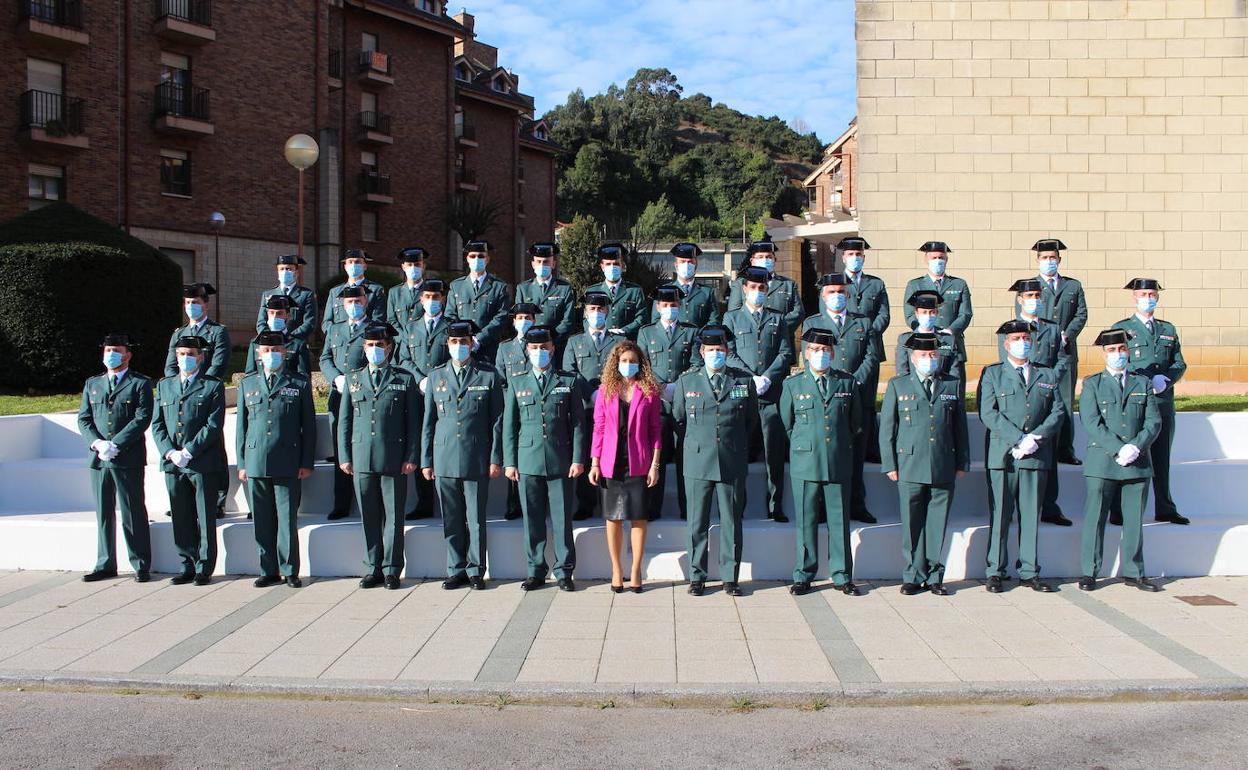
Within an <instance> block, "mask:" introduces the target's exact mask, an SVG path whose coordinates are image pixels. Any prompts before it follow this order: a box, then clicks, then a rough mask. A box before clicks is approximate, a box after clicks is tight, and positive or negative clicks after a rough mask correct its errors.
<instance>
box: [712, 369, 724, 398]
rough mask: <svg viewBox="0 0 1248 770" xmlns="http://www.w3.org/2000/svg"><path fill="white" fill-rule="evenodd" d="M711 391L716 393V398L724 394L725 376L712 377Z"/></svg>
mask: <svg viewBox="0 0 1248 770" xmlns="http://www.w3.org/2000/svg"><path fill="white" fill-rule="evenodd" d="M711 390H713V391H715V396H716V398H718V397H719V394H720V393H723V392H724V375H722V374H717V375H715V376H714V377H711Z"/></svg>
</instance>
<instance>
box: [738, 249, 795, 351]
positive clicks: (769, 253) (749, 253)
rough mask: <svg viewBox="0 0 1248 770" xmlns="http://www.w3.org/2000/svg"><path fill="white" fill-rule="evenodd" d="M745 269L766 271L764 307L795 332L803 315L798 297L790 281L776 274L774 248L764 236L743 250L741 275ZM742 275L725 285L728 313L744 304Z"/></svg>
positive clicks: (739, 273) (793, 284)
mask: <svg viewBox="0 0 1248 770" xmlns="http://www.w3.org/2000/svg"><path fill="white" fill-rule="evenodd" d="M747 267H760V268H762V269H763V270H766V271H767V276H768V281H767V301H766V302H765V303H764V304H766V305H767V307H769V308H771V309H772V310H778V311H780V315H781V317H783V318H784V323H785V324H786V325H787V326H788V328H789V329H796V328H797V326H798V324H800V323H801V321H802V316H803V315H805V313H804V312H803V309H802V295H801V292H800V291H798V288H797V283H796V282H795V281H794V280H793V279H792V278H788V277H785V276H783V275H778V274H777V273H776V244H775V243H773V242H772V240H771V237H770V236H767V237H765V238H764V239H763V240H761V241H754V242H753V243H751V244H750V245H749V246H746V247H745V262H744V263H742V265H741V271H744V270H745V268H747ZM741 275H742V272H738V273H737V278H736V279H734V280H733V282H732V283H730V284H728V312H729V313H731V312H732V311H734V310H736V309H737V308H739V307H741V305H743V304H744V303H745V296H744V289H743V286H742V280H741Z"/></svg>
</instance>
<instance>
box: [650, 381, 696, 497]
mask: <svg viewBox="0 0 1248 770" xmlns="http://www.w3.org/2000/svg"><path fill="white" fill-rule="evenodd" d="M662 406H663V426H662V430H663V452H662V454H660V455H659V483H658V484H655V485H654V486H653V487H648V488H647V489H646V507H647V508H649V509H650V510H651V511H654V512H655V513H656V514H662V512H663V500H664V497H665V492H666V490H667V464H668V463H675V464H676V504H677V505H678V506H679V507H680V518H682V519H683V518H685V517H686V516H688V506H687V504H686V502H685V452H684V447H683V445H682V441H681V438H680V433H679V431H678V430H677V426H676V421H675V420H673V419H672V407H671V405H670V404H668V403H667V402H666V401H664V402H662Z"/></svg>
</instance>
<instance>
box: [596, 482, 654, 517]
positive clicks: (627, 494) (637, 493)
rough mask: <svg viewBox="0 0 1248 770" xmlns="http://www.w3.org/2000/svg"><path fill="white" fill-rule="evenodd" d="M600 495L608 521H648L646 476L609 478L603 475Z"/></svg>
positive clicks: (603, 515) (603, 513)
mask: <svg viewBox="0 0 1248 770" xmlns="http://www.w3.org/2000/svg"><path fill="white" fill-rule="evenodd" d="M598 483H599V484H600V485H601V486H600V487H599V491H598V497H599V500H600V501H601V503H602V518H603V519H605V520H607V521H646V520H648V519H649V518H650V516H649V511H647V510H646V477H645V476H626V477H624V478H619V479H609V478H607V477H606V476H603V477H602V478H601V479H600V480H599V482H598Z"/></svg>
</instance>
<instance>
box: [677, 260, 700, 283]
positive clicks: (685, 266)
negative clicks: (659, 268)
mask: <svg viewBox="0 0 1248 770" xmlns="http://www.w3.org/2000/svg"><path fill="white" fill-rule="evenodd" d="M697 272H698V266H697V265H695V264H693V263H692V262H677V263H676V277H677V278H679V279H680V280H682V281H690V280H693V276H694V275H695V274H696V273H697Z"/></svg>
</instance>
